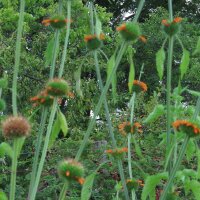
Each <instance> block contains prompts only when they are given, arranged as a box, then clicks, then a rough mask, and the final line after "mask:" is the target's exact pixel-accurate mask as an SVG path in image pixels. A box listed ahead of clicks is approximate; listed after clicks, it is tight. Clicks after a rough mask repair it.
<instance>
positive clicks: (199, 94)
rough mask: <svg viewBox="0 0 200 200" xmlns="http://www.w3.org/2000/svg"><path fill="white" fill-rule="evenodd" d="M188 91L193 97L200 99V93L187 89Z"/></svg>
mask: <svg viewBox="0 0 200 200" xmlns="http://www.w3.org/2000/svg"><path fill="white" fill-rule="evenodd" d="M187 91H188V92H189V93H190V94H191V95H193V96H197V97H200V92H197V91H194V90H189V89H187Z"/></svg>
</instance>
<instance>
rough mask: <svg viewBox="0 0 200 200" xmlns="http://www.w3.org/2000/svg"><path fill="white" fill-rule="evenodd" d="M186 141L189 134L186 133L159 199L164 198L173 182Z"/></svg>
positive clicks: (162, 199) (163, 199)
mask: <svg viewBox="0 0 200 200" xmlns="http://www.w3.org/2000/svg"><path fill="white" fill-rule="evenodd" d="M188 141H189V136H188V135H187V136H186V137H185V140H184V142H183V144H182V147H181V150H180V153H179V156H178V159H177V162H176V164H175V165H174V167H173V170H172V172H171V174H170V177H169V180H168V182H167V185H166V186H165V188H164V191H163V193H162V196H161V198H160V200H165V199H166V196H167V193H168V190H169V189H170V188H171V185H172V184H173V180H174V177H175V175H176V171H177V170H178V168H179V166H180V163H181V161H182V159H183V156H184V154H185V150H186V147H187V144H188Z"/></svg>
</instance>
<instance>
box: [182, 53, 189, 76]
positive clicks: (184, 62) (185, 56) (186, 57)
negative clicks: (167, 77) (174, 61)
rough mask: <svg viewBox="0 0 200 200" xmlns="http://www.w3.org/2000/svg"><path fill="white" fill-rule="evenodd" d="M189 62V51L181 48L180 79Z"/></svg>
mask: <svg viewBox="0 0 200 200" xmlns="http://www.w3.org/2000/svg"><path fill="white" fill-rule="evenodd" d="M189 63H190V52H189V51H187V50H186V49H183V56H182V58H181V64H180V71H181V79H182V78H183V76H184V74H185V73H186V72H187V69H188V66H189Z"/></svg>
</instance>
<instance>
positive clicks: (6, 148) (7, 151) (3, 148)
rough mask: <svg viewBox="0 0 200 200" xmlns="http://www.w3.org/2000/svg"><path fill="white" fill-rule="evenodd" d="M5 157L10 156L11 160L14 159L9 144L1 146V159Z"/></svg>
mask: <svg viewBox="0 0 200 200" xmlns="http://www.w3.org/2000/svg"><path fill="white" fill-rule="evenodd" d="M5 155H8V156H9V157H10V158H12V157H13V149H12V147H11V146H10V145H9V144H8V143H6V142H2V143H1V144H0V157H4V156H5Z"/></svg>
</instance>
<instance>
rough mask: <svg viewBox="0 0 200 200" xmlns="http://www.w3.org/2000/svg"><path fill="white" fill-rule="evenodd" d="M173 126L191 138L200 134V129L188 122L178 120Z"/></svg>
mask: <svg viewBox="0 0 200 200" xmlns="http://www.w3.org/2000/svg"><path fill="white" fill-rule="evenodd" d="M172 126H173V127H174V128H175V129H176V130H177V131H183V132H185V133H186V134H188V135H189V136H195V135H197V134H200V128H199V127H198V126H197V125H195V124H193V123H192V122H189V121H187V120H176V121H175V122H173V124H172Z"/></svg>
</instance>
